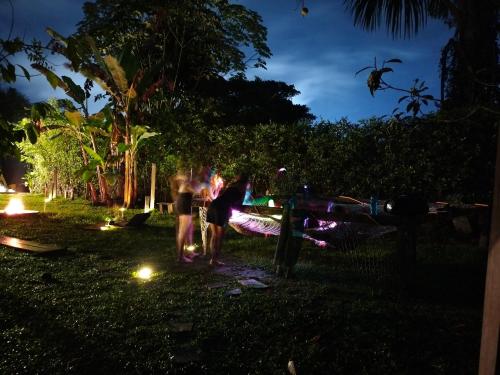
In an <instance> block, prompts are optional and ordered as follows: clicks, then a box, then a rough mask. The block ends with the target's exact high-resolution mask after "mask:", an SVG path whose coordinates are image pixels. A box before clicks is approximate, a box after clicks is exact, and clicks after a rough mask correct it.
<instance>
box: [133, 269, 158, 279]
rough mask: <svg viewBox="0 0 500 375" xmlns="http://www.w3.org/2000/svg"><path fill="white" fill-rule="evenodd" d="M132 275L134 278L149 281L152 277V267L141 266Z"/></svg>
mask: <svg viewBox="0 0 500 375" xmlns="http://www.w3.org/2000/svg"><path fill="white" fill-rule="evenodd" d="M132 276H134V277H135V278H136V279H140V280H144V281H149V280H151V278H152V277H153V269H152V268H151V267H148V266H143V267H141V268H139V269H138V270H137V271H135V272H133V273H132Z"/></svg>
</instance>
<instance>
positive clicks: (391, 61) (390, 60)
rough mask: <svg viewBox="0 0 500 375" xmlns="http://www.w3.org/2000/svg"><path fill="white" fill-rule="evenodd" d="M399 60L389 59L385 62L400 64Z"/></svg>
mask: <svg viewBox="0 0 500 375" xmlns="http://www.w3.org/2000/svg"><path fill="white" fill-rule="evenodd" d="M402 62H403V61H401V59H389V60H387V61H386V63H402Z"/></svg>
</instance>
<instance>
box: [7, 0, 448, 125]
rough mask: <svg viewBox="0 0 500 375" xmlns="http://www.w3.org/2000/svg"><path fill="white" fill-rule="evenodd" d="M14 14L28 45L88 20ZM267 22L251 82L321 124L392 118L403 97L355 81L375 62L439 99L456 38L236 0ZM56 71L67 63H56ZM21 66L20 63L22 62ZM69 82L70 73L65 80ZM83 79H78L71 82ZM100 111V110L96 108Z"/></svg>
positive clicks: (44, 89) (56, 10) (70, 13)
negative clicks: (283, 87)
mask: <svg viewBox="0 0 500 375" xmlns="http://www.w3.org/2000/svg"><path fill="white" fill-rule="evenodd" d="M12 1H13V4H14V8H15V16H14V21H15V25H14V35H21V36H24V37H25V39H26V40H30V39H31V38H32V37H34V36H36V37H38V38H41V37H43V38H45V39H48V38H47V37H46V36H45V31H44V30H45V28H46V27H47V26H50V27H52V28H53V29H55V30H57V31H58V32H60V33H61V34H63V35H68V34H70V33H71V32H72V31H74V29H75V25H76V23H77V22H78V21H79V20H80V19H81V18H82V15H83V13H82V11H81V5H82V4H83V3H84V0H50V1H47V0H45V1H41V0H12ZM235 2H237V3H240V4H243V5H245V6H247V7H249V8H250V9H252V10H255V11H257V12H258V13H259V14H261V16H262V18H263V21H264V25H265V26H266V27H267V28H268V44H269V47H270V48H271V51H272V53H273V56H272V57H271V58H270V59H269V60H268V62H267V70H262V69H259V70H256V69H249V70H248V71H247V76H248V77H249V78H252V77H253V76H259V77H261V78H263V79H274V80H281V81H285V82H287V83H289V84H293V85H295V87H296V88H297V89H298V90H299V91H300V92H301V94H300V95H299V96H297V97H296V98H295V99H294V101H295V102H296V103H300V104H305V105H307V106H309V107H310V108H311V112H312V113H313V114H315V115H316V116H317V117H318V119H321V118H322V119H325V120H332V121H335V120H338V119H340V118H342V117H347V118H348V119H350V120H352V121H357V120H360V119H363V118H368V117H371V116H381V115H384V114H390V113H391V112H392V110H393V109H394V107H395V106H396V104H397V98H399V97H400V96H401V94H400V93H397V92H379V93H377V94H376V96H375V98H372V97H371V95H370V93H369V91H368V89H367V87H366V77H367V74H368V72H363V73H361V74H360V75H358V76H356V77H355V76H354V73H355V72H356V71H357V70H359V69H361V68H363V67H365V66H367V65H371V64H373V60H374V58H375V57H376V58H377V61H380V62H381V61H382V60H384V59H390V58H400V59H401V60H403V64H394V65H393V67H394V69H395V71H394V72H393V73H388V74H387V75H386V78H387V80H388V81H390V82H391V83H392V84H393V85H395V86H400V87H403V88H408V87H409V86H410V85H411V83H412V81H413V79H415V78H419V79H423V80H425V81H426V83H427V86H429V93H430V94H433V95H435V96H439V74H438V61H439V53H440V49H441V47H442V46H443V45H444V44H445V43H446V42H447V40H448V39H449V38H450V35H451V31H450V30H449V29H448V28H447V27H446V26H445V25H444V24H443V23H441V22H436V21H432V20H429V22H428V25H427V27H426V28H425V29H424V30H422V31H421V32H420V33H419V35H418V36H417V37H415V38H412V39H410V40H402V39H397V40H394V39H392V37H390V36H389V35H387V33H386V32H385V31H380V32H375V33H369V32H365V31H363V30H360V29H357V28H355V27H354V26H353V24H352V18H351V15H350V14H348V13H347V12H346V11H345V10H344V8H343V5H342V0H314V1H313V0H310V1H307V0H306V1H305V5H306V6H307V7H308V8H309V15H308V16H306V17H302V16H301V15H300V7H301V2H299V1H297V0H272V1H271V0H236V1H235ZM9 25H10V7H9V5H8V3H7V1H6V0H0V35H1V37H2V38H5V37H6V36H7V34H8V27H9ZM53 60H54V61H53V62H54V63H56V64H60V63H61V62H62V61H60V60H57V59H53ZM17 62H19V63H22V60H19V61H17ZM64 74H67V75H70V74H68V73H67V72H66V73H64ZM73 77H75V78H76V77H77V76H73ZM16 87H17V88H18V89H19V90H21V91H22V92H23V93H24V94H25V95H27V96H28V97H29V98H30V99H31V100H32V101H39V100H46V99H47V98H48V97H54V96H57V97H63V96H64V95H63V93H62V92H61V91H60V90H56V91H54V90H52V88H51V87H50V86H49V85H48V83H46V81H45V79H44V78H42V77H35V78H33V79H32V81H31V82H30V83H27V82H24V81H23V80H22V79H20V80H19V82H18V83H17V84H16ZM92 109H93V110H94V111H97V110H99V109H100V108H99V106H97V105H96V106H95V107H94V108H92Z"/></svg>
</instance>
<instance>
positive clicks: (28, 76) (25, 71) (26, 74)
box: [16, 64, 31, 81]
mask: <svg viewBox="0 0 500 375" xmlns="http://www.w3.org/2000/svg"><path fill="white" fill-rule="evenodd" d="M16 65H17V66H18V67H20V68H21V70H22V71H23V74H24V76H25V77H26V79H27V80H28V81H29V80H30V79H31V75H30V72H28V71H27V70H26V68H25V67H24V66H22V65H19V64H16Z"/></svg>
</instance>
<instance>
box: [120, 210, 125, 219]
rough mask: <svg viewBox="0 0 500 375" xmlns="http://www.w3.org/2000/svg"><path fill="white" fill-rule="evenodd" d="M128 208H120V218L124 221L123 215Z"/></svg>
mask: <svg viewBox="0 0 500 375" xmlns="http://www.w3.org/2000/svg"><path fill="white" fill-rule="evenodd" d="M125 210H126V208H125V207H120V216H121V218H122V219H123V213H124V212H125Z"/></svg>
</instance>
